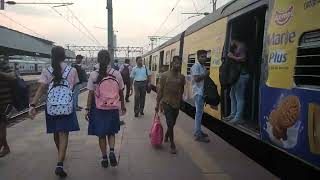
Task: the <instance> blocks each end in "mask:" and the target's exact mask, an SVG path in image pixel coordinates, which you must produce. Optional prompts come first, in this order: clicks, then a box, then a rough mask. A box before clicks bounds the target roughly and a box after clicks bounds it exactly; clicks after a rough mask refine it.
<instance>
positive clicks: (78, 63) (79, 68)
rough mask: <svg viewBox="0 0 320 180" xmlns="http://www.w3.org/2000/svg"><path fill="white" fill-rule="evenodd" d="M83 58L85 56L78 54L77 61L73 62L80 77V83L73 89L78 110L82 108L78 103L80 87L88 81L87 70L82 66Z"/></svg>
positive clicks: (75, 106) (75, 105)
mask: <svg viewBox="0 0 320 180" xmlns="http://www.w3.org/2000/svg"><path fill="white" fill-rule="evenodd" d="M82 59H83V56H81V55H77V56H76V63H75V64H73V67H74V68H75V69H76V70H77V73H78V77H79V83H78V84H76V85H75V86H74V90H73V103H74V108H75V109H76V110H77V111H81V110H82V107H80V106H79V105H78V97H79V94H80V89H81V87H82V84H83V83H85V82H87V75H86V72H85V70H84V69H82V66H81V62H82Z"/></svg>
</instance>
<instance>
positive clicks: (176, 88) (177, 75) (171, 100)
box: [155, 56, 185, 154]
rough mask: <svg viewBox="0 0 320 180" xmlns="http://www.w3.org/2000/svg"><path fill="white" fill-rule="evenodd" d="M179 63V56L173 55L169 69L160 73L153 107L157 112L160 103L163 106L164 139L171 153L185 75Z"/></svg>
mask: <svg viewBox="0 0 320 180" xmlns="http://www.w3.org/2000/svg"><path fill="white" fill-rule="evenodd" d="M181 63H182V60H181V58H180V57H179V56H174V57H173V60H172V62H171V69H170V70H169V71H166V72H164V73H162V74H161V77H160V82H159V89H158V96H157V104H156V108H155V110H156V112H159V109H160V103H161V104H162V106H163V109H164V115H165V117H166V122H167V127H168V129H167V132H166V134H165V140H164V141H165V142H168V140H170V144H171V145H170V152H171V153H172V154H176V145H175V143H174V132H173V128H174V126H175V124H176V120H177V117H178V115H179V109H180V103H181V100H182V96H183V91H184V85H185V77H184V75H182V74H181V71H180V69H181Z"/></svg>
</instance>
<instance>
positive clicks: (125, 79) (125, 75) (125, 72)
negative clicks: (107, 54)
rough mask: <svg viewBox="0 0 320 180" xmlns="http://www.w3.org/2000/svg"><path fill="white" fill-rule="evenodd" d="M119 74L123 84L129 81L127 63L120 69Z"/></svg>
mask: <svg viewBox="0 0 320 180" xmlns="http://www.w3.org/2000/svg"><path fill="white" fill-rule="evenodd" d="M121 76H122V79H123V82H124V83H125V84H127V83H129V82H130V70H129V65H123V69H122V71H121Z"/></svg>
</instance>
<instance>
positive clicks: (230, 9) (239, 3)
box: [143, 0, 268, 57]
mask: <svg viewBox="0 0 320 180" xmlns="http://www.w3.org/2000/svg"><path fill="white" fill-rule="evenodd" d="M257 2H262V3H264V4H267V3H268V0H233V1H231V2H229V3H227V4H225V5H223V6H222V7H220V8H218V9H217V10H216V11H215V12H214V13H210V14H209V15H207V16H205V17H204V18H202V19H200V20H199V21H197V22H195V23H194V24H192V25H190V26H189V27H188V28H187V29H186V30H185V36H188V35H190V34H192V33H194V32H196V31H198V30H200V29H202V28H204V27H206V26H208V25H210V24H212V23H214V22H216V21H217V20H219V19H222V18H224V17H227V16H229V15H231V14H233V13H235V12H237V11H240V10H241V9H243V8H245V7H247V6H249V5H251V4H254V3H257ZM181 34H182V33H179V34H178V35H176V36H175V37H173V38H172V39H170V40H168V41H166V42H164V43H163V44H161V45H160V46H158V47H156V48H155V49H153V50H151V51H149V52H147V53H146V54H144V55H143V57H144V56H148V55H150V54H152V53H154V52H156V51H158V50H160V49H162V48H164V47H166V46H168V45H171V44H173V43H175V42H177V41H179V40H180V37H181Z"/></svg>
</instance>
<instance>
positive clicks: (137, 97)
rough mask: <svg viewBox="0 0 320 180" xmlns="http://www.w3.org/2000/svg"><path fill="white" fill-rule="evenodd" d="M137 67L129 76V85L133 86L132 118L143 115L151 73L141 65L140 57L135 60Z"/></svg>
mask: <svg viewBox="0 0 320 180" xmlns="http://www.w3.org/2000/svg"><path fill="white" fill-rule="evenodd" d="M136 62H137V66H135V67H134V68H133V69H132V72H131V74H130V78H131V83H133V82H134V83H133V85H134V116H135V117H138V116H139V113H140V114H141V115H144V112H143V110H144V104H145V98H146V90H147V86H150V78H151V72H150V70H149V69H148V68H147V67H146V66H145V65H143V64H142V57H137V58H136Z"/></svg>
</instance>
